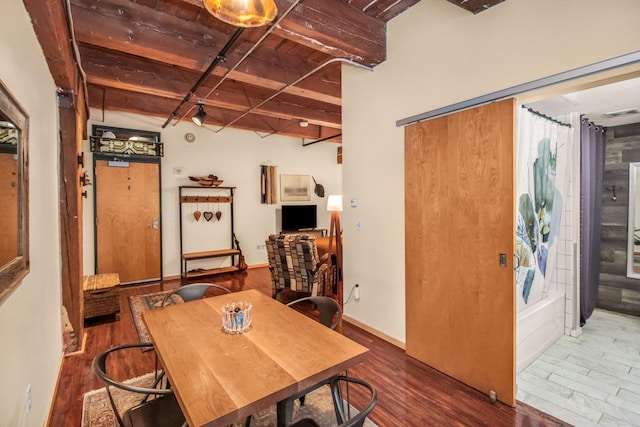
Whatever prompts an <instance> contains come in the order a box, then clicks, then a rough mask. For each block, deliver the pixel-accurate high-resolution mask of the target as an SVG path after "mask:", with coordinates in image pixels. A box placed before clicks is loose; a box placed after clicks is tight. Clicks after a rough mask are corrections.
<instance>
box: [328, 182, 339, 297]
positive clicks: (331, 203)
mask: <svg viewBox="0 0 640 427" xmlns="http://www.w3.org/2000/svg"><path fill="white" fill-rule="evenodd" d="M327 210H328V211H329V212H331V226H330V227H329V258H330V259H332V258H333V255H335V268H336V270H335V282H336V283H335V284H334V286H337V288H338V289H337V290H336V289H335V287H334V289H332V291H333V292H334V293H336V291H337V294H338V302H339V303H340V306H341V307H342V228H341V227H340V212H342V196H341V195H335V194H334V195H330V196H329V198H328V199H327ZM334 240H335V242H334ZM334 245H335V248H334Z"/></svg>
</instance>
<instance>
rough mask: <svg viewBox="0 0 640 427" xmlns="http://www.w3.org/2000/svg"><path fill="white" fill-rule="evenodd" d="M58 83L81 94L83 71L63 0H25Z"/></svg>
mask: <svg viewBox="0 0 640 427" xmlns="http://www.w3.org/2000/svg"><path fill="white" fill-rule="evenodd" d="M24 5H25V7H26V9H27V11H28V12H29V16H31V21H32V22H33V29H34V31H35V33H36V37H37V38H38V41H39V42H40V46H41V47H42V52H43V53H44V56H45V59H46V61H47V65H48V66H49V71H50V72H51V76H52V77H53V81H54V83H55V84H56V86H58V87H60V88H62V89H63V90H65V91H69V92H73V93H74V94H77V93H78V92H77V91H78V85H79V81H80V79H79V74H78V69H77V68H76V62H75V59H74V55H73V47H72V45H71V36H70V33H69V26H68V24H67V13H66V10H65V6H64V1H62V0H24Z"/></svg>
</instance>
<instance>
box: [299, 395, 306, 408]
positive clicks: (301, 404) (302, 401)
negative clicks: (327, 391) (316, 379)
mask: <svg viewBox="0 0 640 427" xmlns="http://www.w3.org/2000/svg"><path fill="white" fill-rule="evenodd" d="M305 397H307V395H306V394H305V395H304V396H302V397H301V398H300V399H299V400H300V406H304V399H305Z"/></svg>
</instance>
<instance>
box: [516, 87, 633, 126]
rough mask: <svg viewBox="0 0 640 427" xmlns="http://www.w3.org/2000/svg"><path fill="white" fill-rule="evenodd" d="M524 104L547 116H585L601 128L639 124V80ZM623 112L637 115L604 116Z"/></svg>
mask: <svg viewBox="0 0 640 427" xmlns="http://www.w3.org/2000/svg"><path fill="white" fill-rule="evenodd" d="M526 105H527V107H530V108H533V109H534V110H537V111H539V112H541V113H543V114H546V115H548V116H551V117H556V116H560V115H563V114H568V113H579V114H581V115H584V116H586V117H588V118H589V120H591V121H592V122H594V123H596V124H599V125H602V126H605V127H611V126H619V125H626V124H629V123H637V122H640V78H635V79H629V80H624V81H620V82H616V83H611V84H608V85H604V86H599V87H595V88H592V89H587V90H582V91H579V92H573V93H569V94H566V95H561V96H556V97H553V98H549V99H545V100H543V101H538V102H533V103H529V104H526ZM626 110H636V111H638V112H635V113H631V114H621V115H618V116H616V117H610V116H607V115H606V114H607V113H615V112H621V111H626Z"/></svg>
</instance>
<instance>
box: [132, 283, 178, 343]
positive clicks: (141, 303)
mask: <svg viewBox="0 0 640 427" xmlns="http://www.w3.org/2000/svg"><path fill="white" fill-rule="evenodd" d="M169 292H170V291H162V292H154V293H151V294H144V295H132V296H130V297H129V307H130V308H131V315H132V316H133V324H134V326H135V327H136V331H137V332H138V339H139V340H140V342H151V337H150V336H149V331H147V327H146V326H145V324H144V321H143V320H142V312H143V311H145V310H152V309H154V308H157V307H160V305H161V304H162V301H163V300H164V297H165V295H167V294H168V293H169ZM179 301H182V298H180V297H179V296H177V295H172V296H171V298H170V299H169V301H168V302H167V305H172V304H175V303H176V302H179Z"/></svg>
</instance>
